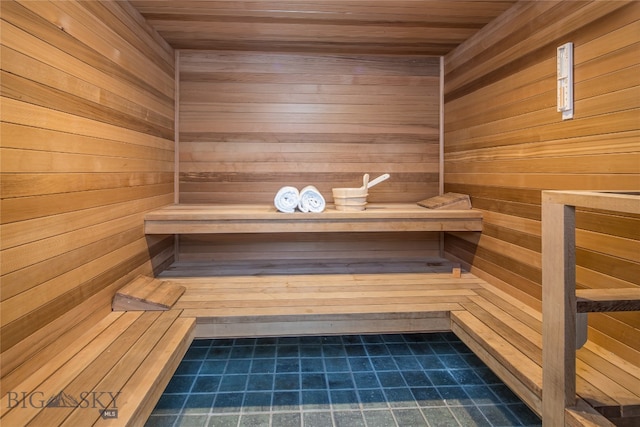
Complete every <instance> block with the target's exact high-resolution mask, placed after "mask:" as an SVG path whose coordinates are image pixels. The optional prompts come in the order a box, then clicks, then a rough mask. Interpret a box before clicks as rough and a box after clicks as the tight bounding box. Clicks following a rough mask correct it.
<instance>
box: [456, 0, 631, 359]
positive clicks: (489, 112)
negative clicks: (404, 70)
mask: <svg viewBox="0 0 640 427" xmlns="http://www.w3.org/2000/svg"><path fill="white" fill-rule="evenodd" d="M639 19H640V3H638V2H633V1H631V2H573V1H565V2H521V3H519V4H518V5H516V6H515V7H514V8H512V9H510V10H509V11H507V12H506V13H505V14H504V15H503V16H502V17H501V18H498V20H497V21H494V22H493V23H492V24H490V25H489V26H487V27H485V28H484V29H483V30H482V31H481V32H480V33H479V34H478V35H477V37H474V38H472V39H470V40H468V41H467V42H466V43H464V44H463V45H461V46H460V47H459V48H458V49H456V50H455V51H454V52H452V53H451V54H449V55H447V56H446V58H445V76H444V78H445V135H444V137H445V165H444V172H445V190H446V191H457V192H463V193H468V194H471V196H472V203H473V205H474V207H476V208H479V209H482V210H483V211H484V214H485V219H484V227H485V228H484V231H483V232H482V234H481V235H480V234H478V235H470V234H463V233H449V234H447V236H446V238H445V249H446V251H447V255H448V256H449V257H452V258H457V259H460V260H462V261H463V262H464V263H466V264H469V265H471V266H472V271H473V272H475V273H476V274H478V275H479V276H482V277H484V278H485V279H487V280H488V281H490V282H492V283H494V284H496V285H498V286H500V287H501V288H503V289H507V290H509V291H510V292H511V293H512V294H514V295H516V296H519V297H520V298H521V299H522V300H523V301H526V302H527V303H529V304H531V305H532V306H538V307H539V305H540V298H541V266H540V264H541V256H540V246H541V242H540V231H541V225H540V220H541V208H540V196H541V195H540V192H541V190H545V189H575V190H587V189H588V190H611V189H614V190H638V189H640V143H639V141H640V131H639V126H638V125H639V123H640V66H639V64H640V21H639ZM569 41H571V42H573V43H574V45H575V53H574V54H575V98H576V103H575V118H574V119H573V120H569V121H562V120H561V114H560V113H558V112H556V91H555V89H556V82H555V77H556V48H557V46H560V45H561V44H564V43H566V42H569ZM577 222H578V228H579V229H578V230H577V244H578V246H579V247H578V249H577V262H578V267H577V280H578V282H579V283H578V286H579V287H586V288H602V287H634V286H640V218H638V217H633V216H623V215H618V214H616V213H611V212H596V211H584V210H583V211H580V212H579V213H578V217H577ZM590 325H591V326H592V328H591V330H590V331H589V334H590V338H591V339H593V340H596V341H598V342H599V343H602V344H605V345H606V346H607V347H608V348H609V349H611V350H613V351H615V352H617V353H619V354H622V355H624V356H625V357H627V358H628V359H629V360H630V361H633V362H634V363H637V360H640V359H639V358H640V333H639V331H638V329H639V328H640V315H639V314H638V313H619V314H611V315H607V314H591V315H590Z"/></svg>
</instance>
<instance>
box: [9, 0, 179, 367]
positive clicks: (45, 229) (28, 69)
mask: <svg viewBox="0 0 640 427" xmlns="http://www.w3.org/2000/svg"><path fill="white" fill-rule="evenodd" d="M1 7H2V10H1V12H2V14H1V16H2V47H1V49H2V51H1V54H2V74H1V80H2V131H1V132H2V133H1V138H2V142H1V148H0V150H1V151H0V154H1V156H2V157H1V161H2V163H1V170H2V194H1V196H2V206H1V207H2V211H1V214H2V215H1V226H0V227H1V228H0V233H1V241H2V252H1V254H0V256H1V257H2V259H1V264H0V267H1V274H2V276H1V279H0V280H1V281H2V285H1V300H2V301H1V302H0V313H1V318H2V327H1V329H0V333H1V347H2V374H3V375H5V374H6V373H7V372H8V371H10V370H11V368H13V367H14V366H15V365H16V364H18V363H20V360H21V359H22V358H23V357H26V356H28V355H30V354H33V353H34V352H35V351H37V350H38V348H39V347H40V346H41V345H43V344H47V343H49V342H52V341H55V340H58V339H59V338H60V336H61V335H62V334H63V333H64V332H65V331H73V328H76V329H75V332H74V333H75V334H78V333H80V332H82V328H83V325H82V323H81V322H82V321H83V319H86V318H91V317H92V316H102V315H104V313H106V312H107V311H110V302H111V297H112V295H113V294H114V292H115V290H116V289H117V288H118V287H119V286H121V285H122V284H123V283H125V281H127V280H128V279H130V278H132V277H133V276H134V275H135V274H139V273H147V274H148V273H150V272H151V271H152V269H154V268H161V266H162V265H163V264H165V263H166V262H167V261H170V260H171V258H172V256H173V238H172V237H166V236H165V237H162V236H161V237H149V238H147V237H145V235H144V232H143V221H142V217H143V214H144V212H145V211H147V210H150V209H153V208H157V207H159V206H162V205H166V204H169V203H172V201H173V185H174V184H173V171H174V142H173V138H174V121H175V112H174V92H175V82H174V54H173V51H172V49H171V48H170V47H169V46H168V45H167V44H166V43H165V42H164V41H163V40H162V39H161V38H160V37H159V36H157V34H155V33H154V32H153V31H152V30H151V29H150V28H149V27H148V26H147V25H146V24H145V23H144V20H143V19H142V17H141V16H140V15H139V14H138V13H137V12H136V11H135V10H134V9H132V7H131V6H130V5H128V3H123V2H77V1H64V2H33V1H20V2H15V1H2V2H1ZM142 70H144V71H143V72H142ZM67 335H73V334H67ZM76 336H77V335H76ZM62 348H64V342H63V341H62V342H61V349H62Z"/></svg>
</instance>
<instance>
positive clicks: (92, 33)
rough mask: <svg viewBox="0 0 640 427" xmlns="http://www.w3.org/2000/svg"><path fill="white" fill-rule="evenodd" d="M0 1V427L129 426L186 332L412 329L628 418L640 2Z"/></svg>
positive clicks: (639, 144) (637, 403)
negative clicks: (282, 207)
mask: <svg viewBox="0 0 640 427" xmlns="http://www.w3.org/2000/svg"><path fill="white" fill-rule="evenodd" d="M0 7H1V9H0V18H1V27H0V31H1V57H0V59H1V87H2V93H1V95H2V98H1V103H2V104H1V115H2V118H1V122H2V123H1V126H2V129H1V135H0V136H1V143H0V145H1V146H0V156H1V158H0V160H1V170H0V172H1V179H2V181H1V217H0V222H1V224H0V233H1V234H0V238H1V252H0V257H1V258H0V260H1V263H0V268H1V271H0V273H1V276H0V281H1V287H0V300H1V301H0V317H1V327H0V347H1V380H2V383H1V388H2V393H1V395H2V406H1V408H0V424H1V425H3V426H5V425H6V426H7V427H14V426H21V425H33V426H43V425H46V426H53V425H71V426H84V425H96V426H102V425H110V426H111V425H113V426H115V425H131V426H141V425H144V424H145V422H146V420H147V419H148V418H149V416H150V414H151V413H152V411H153V409H154V407H155V405H156V404H157V402H158V400H159V399H160V396H161V395H162V392H163V390H164V389H165V387H166V386H167V384H168V383H169V381H170V380H171V377H172V375H174V372H175V371H176V368H177V367H178V366H179V364H180V362H181V360H182V358H183V357H184V355H185V353H186V352H187V351H188V349H189V346H190V345H191V344H192V342H195V341H194V340H198V339H214V338H252V337H302V336H336V335H337V336H348V335H353V334H365V335H366V334H382V333H390V334H399V333H431V332H433V333H445V332H446V333H452V334H454V335H455V336H456V337H457V338H458V339H460V340H461V341H462V342H463V343H464V345H466V346H468V348H469V349H470V351H472V352H473V353H474V354H475V356H477V357H478V358H479V359H481V360H482V362H483V363H485V364H486V365H487V366H488V367H489V368H490V370H491V371H492V372H493V373H494V374H495V375H496V376H497V377H499V378H500V380H502V381H504V383H505V384H506V385H507V386H508V387H509V388H510V389H511V390H512V391H513V393H515V394H516V395H517V396H518V398H520V399H522V401H523V402H524V404H526V406H527V407H528V408H530V410H531V411H532V412H533V413H535V414H536V415H537V416H538V417H540V419H541V423H542V425H544V426H561V425H571V426H608V425H616V426H638V425H640V364H639V361H640V330H639V328H640V314H639V311H638V310H639V302H638V301H639V299H640V297H639V295H638V294H639V292H640V255H639V254H640V197H639V195H640V126H639V125H640V54H639V53H640V2H638V1H633V0H630V1H622V0H621V1H605V0H603V1H574V0H554V1H528V0H521V1H517V0H486V1H485V0H466V1H455V0H452V1H447V0H397V1H394V0H370V1H369V0H367V1H364V0H313V1H306V0H296V1H284V0H283V1H278V0H255V1H244V0H243V1H222V0H208V1H202V0H201V1H191V0H189V1H184V0H166V1H148V0H122V1H76V0H72V1H30V0H28V1H22V0H17V1H14V0H2V1H1V2H0ZM365 174H368V175H369V176H370V179H371V180H373V179H374V178H376V177H378V176H381V175H383V174H389V178H388V179H387V180H385V181H383V182H380V183H378V184H377V185H375V186H373V187H371V188H369V189H368V190H367V191H368V196H366V201H367V205H366V207H365V209H364V210H359V211H358V210H337V209H336V207H335V205H334V198H333V193H332V189H333V188H340V187H354V188H357V187H360V186H362V182H363V176H364V175H365ZM308 185H312V186H314V187H315V188H316V189H317V190H318V192H319V193H320V194H322V195H323V197H324V201H325V202H326V209H325V210H324V211H322V212H320V213H317V212H308V213H305V212H301V211H296V212H294V213H283V212H278V211H277V209H276V208H275V206H274V200H275V199H274V198H275V196H276V194H277V193H278V191H279V189H281V188H283V187H285V186H292V187H295V188H296V189H302V188H304V187H305V186H308ZM460 195H462V196H463V197H466V199H464V200H468V201H469V202H470V206H462V207H461V206H459V205H454V206H447V201H448V200H449V201H450V200H451V199H450V198H451V197H460ZM424 201H426V203H429V201H431V202H433V201H440V202H442V203H441V205H442V206H437V207H433V206H432V207H424V206H422V205H419V204H418V202H424ZM578 341H586V342H578ZM574 343H575V344H574ZM98 393H103V394H104V395H105V396H107V394H108V393H111V397H113V400H108V399H106V400H105V399H103V400H94V401H93V404H94V406H93V409H89V408H87V406H88V405H89V403H88V402H89V401H88V400H86V399H82V400H80V402H76V403H77V405H75V406H73V407H65V408H60V407H55V408H54V407H51V406H52V405H47V404H44V403H43V400H42V398H45V399H48V398H49V397H51V396H55V397H56V398H57V399H58V400H56V402H58V403H60V401H61V400H60V399H62V397H64V396H85V397H86V396H93V397H95V396H96V395H97V394H98ZM38 396H40V400H39V399H38ZM116 397H117V398H116ZM54 400H55V399H54ZM52 401H53V400H52V399H49V402H52ZM105 401H106V403H105ZM96 404H100V405H101V406H100V407H99V408H98V409H99V410H98V409H96V406H95V405H96Z"/></svg>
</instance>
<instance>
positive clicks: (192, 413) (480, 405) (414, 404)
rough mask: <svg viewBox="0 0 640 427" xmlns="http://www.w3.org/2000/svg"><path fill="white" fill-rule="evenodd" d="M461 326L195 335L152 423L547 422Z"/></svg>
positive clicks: (323, 426) (372, 425)
mask: <svg viewBox="0 0 640 427" xmlns="http://www.w3.org/2000/svg"><path fill="white" fill-rule="evenodd" d="M540 425H541V422H540V419H539V418H538V417H537V416H536V415H535V414H534V413H533V412H531V410H529V408H528V407H527V406H525V405H524V404H523V403H522V402H521V401H520V399H518V397H517V396H515V395H514V394H513V393H512V392H511V391H510V390H509V389H508V388H507V387H506V386H505V385H504V384H503V383H502V382H501V381H500V380H499V379H498V378H497V377H496V376H495V375H494V374H493V373H492V372H491V371H490V370H489V368H487V367H486V366H485V365H484V363H482V361H481V360H480V359H478V358H477V357H476V356H475V355H474V354H473V353H472V352H471V351H470V350H469V349H468V348H467V347H466V346H465V345H464V344H463V343H462V342H461V341H460V340H459V339H458V338H457V337H456V336H455V335H454V334H452V333H431V334H407V335H358V336H329V337H299V338H298V337H296V338H291V337H287V338H258V339H235V340H233V339H217V340H196V341H194V342H193V344H192V345H191V347H190V348H189V350H188V352H187V354H186V355H185V357H184V359H183V361H182V362H181V364H180V366H179V367H178V369H177V371H176V373H175V375H174V377H173V378H172V379H171V381H170V382H169V385H168V386H167V388H166V390H165V391H164V394H163V395H162V397H161V398H160V400H159V402H158V404H157V405H156V407H155V409H154V410H153V413H152V414H151V416H150V418H149V420H148V422H147V423H146V426H149V427H152V426H172V427H176V426H215V427H218V426H220V427H223V426H225V427H226V426H234V427H240V426H247V427H249V426H251V427H257V426H265V427H289V426H296V427H328V426H336V427H343V426H344V427H359V426H361V427H391V426H399V427H409V426H416V427H417V426H431V427H445V426H462V427H468V426H540Z"/></svg>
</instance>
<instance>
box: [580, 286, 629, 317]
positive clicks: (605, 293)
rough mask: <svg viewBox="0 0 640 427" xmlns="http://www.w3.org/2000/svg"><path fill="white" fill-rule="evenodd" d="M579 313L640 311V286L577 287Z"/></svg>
mask: <svg viewBox="0 0 640 427" xmlns="http://www.w3.org/2000/svg"><path fill="white" fill-rule="evenodd" d="M576 297H577V298H576V304H577V311H578V313H590V312H611V311H640V288H615V289H577V290H576Z"/></svg>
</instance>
